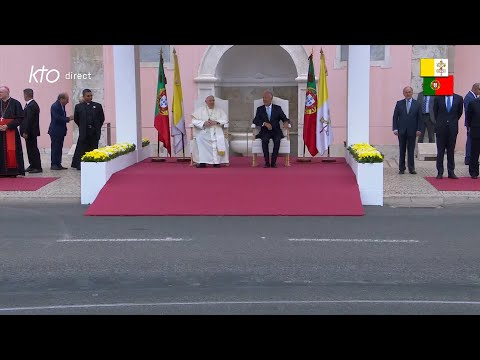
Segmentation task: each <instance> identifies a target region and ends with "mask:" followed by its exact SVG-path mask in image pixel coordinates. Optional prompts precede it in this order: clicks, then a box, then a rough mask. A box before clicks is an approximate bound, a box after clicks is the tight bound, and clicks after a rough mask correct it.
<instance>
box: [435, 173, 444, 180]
mask: <svg viewBox="0 0 480 360" xmlns="http://www.w3.org/2000/svg"><path fill="white" fill-rule="evenodd" d="M442 178H443V175H441V174H438V175H437V176H436V178H435V179H442Z"/></svg>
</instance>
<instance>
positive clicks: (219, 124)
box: [192, 95, 229, 167]
mask: <svg viewBox="0 0 480 360" xmlns="http://www.w3.org/2000/svg"><path fill="white" fill-rule="evenodd" d="M192 124H193V126H194V128H195V135H194V137H195V143H196V151H197V154H196V155H197V156H194V160H195V162H197V167H206V166H207V164H212V165H213V166H214V167H219V166H220V164H228V163H229V160H228V149H227V147H228V142H227V140H226V139H225V135H224V133H223V127H224V126H225V125H226V124H228V118H227V114H226V113H225V111H223V110H222V109H220V108H219V107H216V106H215V97H214V96H212V95H210V96H207V98H206V99H205V106H201V107H200V108H198V109H196V110H195V111H194V112H193V114H192ZM195 158H197V159H195Z"/></svg>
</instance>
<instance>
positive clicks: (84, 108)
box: [71, 89, 105, 170]
mask: <svg viewBox="0 0 480 360" xmlns="http://www.w3.org/2000/svg"><path fill="white" fill-rule="evenodd" d="M82 96H83V102H81V103H79V104H77V105H75V110H74V112H73V116H74V121H75V124H77V125H78V140H77V147H76V148H75V154H73V158H72V165H71V166H72V168H75V169H77V170H80V169H81V168H80V167H81V165H80V164H81V161H82V156H83V155H85V153H86V152H88V151H92V150H94V149H98V142H99V140H100V135H101V134H102V126H103V123H104V122H105V114H104V112H103V107H102V105H101V104H100V103H97V102H95V101H92V99H93V94H92V90H90V89H84V90H83V91H82Z"/></svg>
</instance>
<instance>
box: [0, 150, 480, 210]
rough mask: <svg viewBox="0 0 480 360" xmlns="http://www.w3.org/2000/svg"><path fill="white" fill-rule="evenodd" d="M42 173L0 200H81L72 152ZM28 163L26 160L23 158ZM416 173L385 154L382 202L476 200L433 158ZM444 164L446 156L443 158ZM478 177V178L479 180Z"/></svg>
mask: <svg viewBox="0 0 480 360" xmlns="http://www.w3.org/2000/svg"><path fill="white" fill-rule="evenodd" d="M41 157H42V165H43V173H41V174H27V175H26V176H27V177H59V179H58V180H56V181H54V182H52V183H50V184H48V185H46V186H44V187H42V188H41V189H39V190H37V191H0V201H2V202H3V203H5V202H6V201H7V200H10V201H14V202H22V201H24V202H32V201H49V202H70V203H72V202H73V203H78V204H79V203H80V171H78V170H76V169H72V168H70V164H71V162H72V156H71V155H67V154H63V160H62V164H63V166H65V167H68V169H67V170H56V171H55V170H50V155H49V154H41ZM455 164H456V165H455V173H456V175H457V176H459V177H464V176H466V177H469V174H468V167H467V166H466V165H464V155H463V153H460V152H459V153H456V154H455ZM26 166H28V161H26ZM415 167H416V170H417V174H416V175H411V174H409V173H408V171H407V172H406V173H405V174H404V175H399V174H398V157H397V158H395V155H389V156H386V158H385V161H384V179H383V180H384V205H385V206H392V207H439V206H449V205H468V204H478V206H480V191H438V190H436V189H435V188H434V187H433V186H432V185H430V183H429V182H427V180H425V179H424V177H425V176H436V175H437V170H436V168H435V161H419V160H417V159H415ZM445 168H446V159H445ZM478 181H480V180H478Z"/></svg>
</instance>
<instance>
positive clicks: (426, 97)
mask: <svg viewBox="0 0 480 360" xmlns="http://www.w3.org/2000/svg"><path fill="white" fill-rule="evenodd" d="M427 101H428V96H424V97H423V109H422V111H423V113H424V114H426V113H427Z"/></svg>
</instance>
